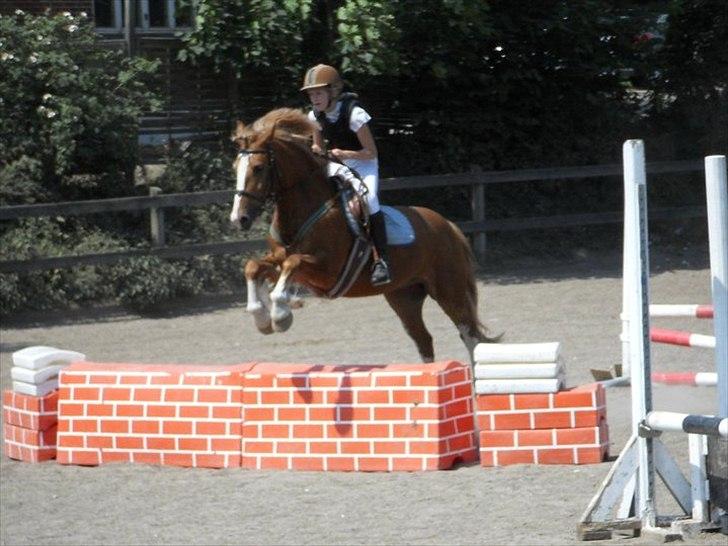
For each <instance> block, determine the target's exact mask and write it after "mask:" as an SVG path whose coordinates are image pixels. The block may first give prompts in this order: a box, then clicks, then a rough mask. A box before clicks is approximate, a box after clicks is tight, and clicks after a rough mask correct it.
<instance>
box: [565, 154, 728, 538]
mask: <svg viewBox="0 0 728 546" xmlns="http://www.w3.org/2000/svg"><path fill="white" fill-rule="evenodd" d="M623 154H624V170H625V194H624V198H625V217H624V223H625V238H624V243H625V248H624V264H623V265H624V280H623V282H624V287H623V315H622V351H623V362H624V364H626V365H627V366H628V368H627V369H629V371H630V376H629V378H630V384H631V396H632V436H631V437H630V439H629V441H628V442H627V445H626V446H625V447H624V449H623V450H622V452H621V454H620V455H619V458H618V459H617V461H616V462H615V464H614V465H613V466H612V468H611V469H610V471H609V474H608V475H607V477H606V479H605V480H604V482H603V483H602V486H601V487H600V489H599V491H598V493H597V494H596V495H595V496H594V498H593V499H592V501H591V502H590V503H589V506H588V507H587V509H586V511H585V512H584V514H583V516H582V518H581V521H580V522H579V526H578V533H579V536H580V538H581V539H582V540H596V539H606V538H611V536H612V532H613V531H616V530H632V531H636V530H638V529H641V530H642V531H650V532H655V533H660V534H663V535H664V534H665V533H672V534H681V533H682V532H683V531H684V530H686V529H688V528H692V529H701V530H702V529H707V528H712V529H715V528H716V526H720V524H719V523H717V522H715V521H713V522H711V521H710V518H711V514H710V512H709V494H708V488H707V487H706V467H705V460H706V453H707V437H706V435H710V436H717V437H722V438H728V418H726V414H728V355H727V354H726V349H727V347H726V343H727V340H728V334H727V332H728V292H727V289H726V270H728V267H727V265H728V264H726V256H727V249H728V239H727V237H728V235H727V234H728V226H727V225H726V223H727V222H726V210H727V209H728V200H727V199H726V163H725V157H724V156H711V157H707V158H706V188H707V189H706V195H707V200H708V215H709V226H710V227H709V236H710V256H711V277H712V292H713V305H714V315H715V317H714V320H715V326H714V327H715V337H716V368H717V370H716V371H717V383H718V390H719V394H718V412H717V417H714V416H705V415H686V414H679V413H674V412H655V411H653V410H652V384H651V360H650V326H649V321H650V309H649V259H648V230H647V195H646V185H645V176H644V144H643V142H642V141H641V140H628V141H626V142H625V143H624V147H623ZM640 166H641V168H640ZM624 373H625V369H624V368H623V374H624ZM620 379H622V378H620ZM614 381H616V380H612V382H614ZM676 430H680V431H682V432H685V433H688V440H689V456H690V459H689V460H690V466H691V479H692V483H688V481H687V480H686V479H685V478H684V477H683V475H682V473H681V472H680V470H679V468H678V466H677V465H676V464H675V462H674V460H673V459H672V457H671V455H670V454H669V452H668V451H667V449H666V448H665V447H664V445H663V444H662V443H661V442H660V440H659V439H658V436H659V435H660V434H661V433H662V432H663V431H676ZM655 472H657V473H658V474H659V475H660V477H661V478H662V480H663V481H664V482H665V485H666V486H667V488H668V490H669V491H670V493H671V494H672V495H673V497H674V498H675V500H676V501H677V502H678V504H679V505H680V506H681V508H682V509H683V510H684V511H685V513H687V514H690V515H691V516H692V519H690V520H683V519H680V520H676V519H670V522H671V527H670V530H667V529H665V528H664V527H660V528H658V526H657V525H658V518H657V513H656V508H655V487H654V476H655ZM615 508H616V515H615V514H614V511H615ZM632 510H633V511H634V517H630V514H631V513H632ZM663 522H664V518H663ZM663 522H661V523H663Z"/></svg>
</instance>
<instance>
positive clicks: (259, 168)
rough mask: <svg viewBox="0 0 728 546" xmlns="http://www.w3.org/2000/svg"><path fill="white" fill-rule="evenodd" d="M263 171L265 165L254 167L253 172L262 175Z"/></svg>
mask: <svg viewBox="0 0 728 546" xmlns="http://www.w3.org/2000/svg"><path fill="white" fill-rule="evenodd" d="M262 170H263V165H253V172H254V173H256V174H260V172H261V171H262Z"/></svg>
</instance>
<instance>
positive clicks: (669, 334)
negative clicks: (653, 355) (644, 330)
mask: <svg viewBox="0 0 728 546" xmlns="http://www.w3.org/2000/svg"><path fill="white" fill-rule="evenodd" d="M650 341H653V342H655V343H665V344H668V345H680V346H681V347H702V348H703V349H715V336H706V335H704V334H693V333H692V332H682V331H680V330H667V329H665V328H650Z"/></svg>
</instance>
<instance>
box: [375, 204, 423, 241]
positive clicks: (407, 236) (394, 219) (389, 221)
mask: <svg viewBox="0 0 728 546" xmlns="http://www.w3.org/2000/svg"><path fill="white" fill-rule="evenodd" d="M381 209H382V212H383V213H384V224H385V226H386V227H387V244H389V245H392V246H404V245H411V244H412V243H414V242H415V230H414V229H413V228H412V224H411V223H410V221H409V219H408V218H407V217H406V216H405V215H404V214H402V213H401V212H400V211H399V210H397V209H395V208H394V207H388V206H386V205H385V206H382V207H381Z"/></svg>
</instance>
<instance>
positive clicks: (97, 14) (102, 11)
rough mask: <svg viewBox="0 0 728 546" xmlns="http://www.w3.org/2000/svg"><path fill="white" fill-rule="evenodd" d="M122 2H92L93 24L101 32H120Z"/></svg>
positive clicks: (116, 0) (119, 0) (118, 0)
mask: <svg viewBox="0 0 728 546" xmlns="http://www.w3.org/2000/svg"><path fill="white" fill-rule="evenodd" d="M121 2H122V0H94V22H95V23H96V28H97V29H98V30H101V31H110V30H111V31H120V30H121V28H122V26H123V16H124V10H123V9H122V8H123V6H122V4H121Z"/></svg>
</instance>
